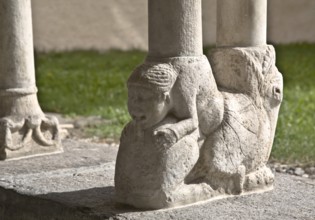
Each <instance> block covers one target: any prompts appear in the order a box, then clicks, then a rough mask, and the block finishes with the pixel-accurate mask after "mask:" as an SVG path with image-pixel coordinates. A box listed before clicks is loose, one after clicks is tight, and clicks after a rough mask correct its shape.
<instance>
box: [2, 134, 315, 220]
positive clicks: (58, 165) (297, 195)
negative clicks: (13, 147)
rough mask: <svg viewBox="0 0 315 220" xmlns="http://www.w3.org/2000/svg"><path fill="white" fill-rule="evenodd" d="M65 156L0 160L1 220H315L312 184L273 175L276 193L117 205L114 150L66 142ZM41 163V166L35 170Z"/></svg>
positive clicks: (282, 175)
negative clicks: (161, 206)
mask: <svg viewBox="0 0 315 220" xmlns="http://www.w3.org/2000/svg"><path fill="white" fill-rule="evenodd" d="M62 145H63V146H64V151H65V152H64V153H63V154H54V155H48V156H43V157H35V158H28V159H22V160H15V161H10V160H8V161H1V162H0V166H1V169H0V219H1V220H21V219H23V220H34V219H47V220H52V219H60V220H72V219H73V220H82V219H84V220H87V219H97V220H98V219H130V220H131V219H139V220H140V219H141V220H142V219H143V220H144V219H145V220H155V219H156V220H161V219H175V220H189V219H200V220H209V219H210V220H211V219H213V220H218V219H219V220H221V219H222V220H232V219H233V220H234V219H251V220H260V219H266V220H274V219H283V220H291V219H305V220H307V219H308V220H312V219H313V218H314V216H315V210H314V207H315V194H314V191H315V181H314V180H311V179H307V178H299V177H296V176H292V175H286V174H278V173H277V174H276V182H275V190H273V191H270V192H266V193H263V194H252V195H247V196H241V197H230V198H226V199H225V200H216V201H211V202H204V203H197V204H195V205H192V206H187V207H181V208H177V209H165V210H162V211H161V210H160V211H145V212H141V211H139V210H135V209H132V208H130V207H124V206H119V205H118V204H117V203H115V196H114V194H115V190H114V172H115V171H114V168H115V158H116V155H117V150H118V148H117V146H116V145H108V144H95V143H90V142H87V141H78V140H76V141H75V140H65V141H63V143H62ZM39 164H40V166H39Z"/></svg>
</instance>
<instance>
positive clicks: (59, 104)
mask: <svg viewBox="0 0 315 220" xmlns="http://www.w3.org/2000/svg"><path fill="white" fill-rule="evenodd" d="M276 53H277V66H278V68H279V70H280V72H282V73H283V76H284V100H283V103H282V106H281V110H280V114H279V121H278V127H277V132H276V138H275V142H274V147H273V151H272V156H271V158H272V159H273V160H276V161H279V162H282V163H293V164H315V44H294V45H279V46H276ZM145 55H146V53H145V52H140V51H127V52H123V51H109V52H104V53H99V52H95V51H75V52H62V53H36V56H35V59H36V62H35V63H36V77H37V86H38V88H39V101H40V104H41V107H42V108H43V110H44V111H47V112H58V113H62V114H66V115H70V116H71V115H86V116H88V115H100V116H102V117H103V118H104V119H108V123H105V124H104V125H101V126H99V127H96V128H91V129H90V130H89V131H88V132H89V133H90V134H93V135H96V136H99V137H111V138H115V139H118V138H119V135H120V131H121V129H122V128H123V125H124V124H125V123H127V122H128V120H129V119H130V117H129V115H128V112H127V107H126V100H127V89H126V85H125V82H126V80H127V78H128V76H129V74H130V73H131V72H132V70H133V69H134V68H135V67H136V66H137V65H139V64H141V63H142V61H143V60H144V58H145Z"/></svg>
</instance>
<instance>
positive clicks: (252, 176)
mask: <svg viewBox="0 0 315 220" xmlns="http://www.w3.org/2000/svg"><path fill="white" fill-rule="evenodd" d="M273 183H274V174H273V173H272V172H271V170H270V169H269V168H268V167H267V166H263V167H262V168H259V169H258V170H257V171H254V172H252V173H249V174H247V175H246V177H245V183H244V190H245V191H253V190H264V189H266V188H272V186H273Z"/></svg>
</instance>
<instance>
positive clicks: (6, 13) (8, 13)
mask: <svg viewBox="0 0 315 220" xmlns="http://www.w3.org/2000/svg"><path fill="white" fill-rule="evenodd" d="M33 53H34V52H33V34H32V14H31V0H18V1H17V0H0V100H1V101H0V158H1V159H6V158H16V157H25V156H34V155H38V154H47V153H52V152H56V151H58V152H59V151H61V147H60V144H59V138H58V133H59V131H58V121H57V120H56V118H50V117H46V116H45V115H44V113H43V112H42V110H41V108H40V106H39V104H38V101H37V95H36V93H37V88H36V85H35V71H34V54H33ZM43 146H45V147H43Z"/></svg>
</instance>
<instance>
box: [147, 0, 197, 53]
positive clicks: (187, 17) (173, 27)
mask: <svg viewBox="0 0 315 220" xmlns="http://www.w3.org/2000/svg"><path fill="white" fill-rule="evenodd" d="M201 55H202V25H201V0H149V56H151V57H174V56H201Z"/></svg>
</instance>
